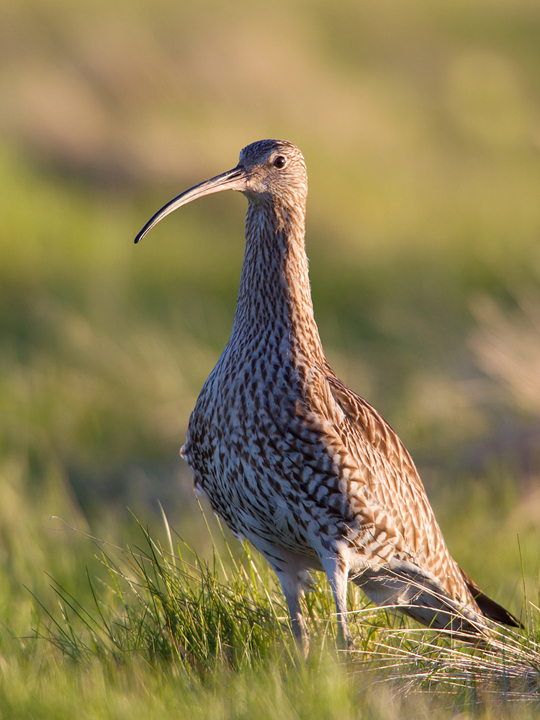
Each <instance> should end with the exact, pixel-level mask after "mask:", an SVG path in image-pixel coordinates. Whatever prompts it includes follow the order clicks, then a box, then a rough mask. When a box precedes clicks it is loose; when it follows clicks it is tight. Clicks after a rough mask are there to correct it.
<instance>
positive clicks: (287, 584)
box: [276, 570, 309, 657]
mask: <svg viewBox="0 0 540 720" xmlns="http://www.w3.org/2000/svg"><path fill="white" fill-rule="evenodd" d="M276 574H277V576H278V578H279V582H280V583H281V589H282V590H283V594H284V595H285V600H286V601H287V607H288V608H289V615H290V616H291V625H292V631H293V635H294V638H295V640H296V643H297V645H298V649H299V650H300V652H301V654H303V655H304V657H305V656H307V653H308V650H309V632H308V629H307V625H306V621H305V619H304V616H303V615H302V609H301V608H300V593H301V589H300V582H299V581H298V577H297V575H296V574H295V575H294V576H293V575H292V574H291V573H286V572H283V571H280V570H276Z"/></svg>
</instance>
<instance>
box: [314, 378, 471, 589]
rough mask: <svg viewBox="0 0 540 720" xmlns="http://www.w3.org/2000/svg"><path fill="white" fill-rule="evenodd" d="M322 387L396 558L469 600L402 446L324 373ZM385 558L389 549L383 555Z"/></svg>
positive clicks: (377, 416)
mask: <svg viewBox="0 0 540 720" xmlns="http://www.w3.org/2000/svg"><path fill="white" fill-rule="evenodd" d="M326 386H327V388H328V390H329V394H330V395H331V397H330V398H325V402H324V408H325V409H326V410H327V415H328V419H329V420H330V419H331V422H332V425H333V427H334V431H335V433H336V436H337V438H339V441H340V442H341V443H342V446H343V448H344V456H345V454H346V455H347V460H346V463H347V464H355V465H356V466H358V467H360V468H363V475H364V478H365V481H366V482H367V486H364V487H363V488H362V495H363V497H365V498H366V500H367V504H368V507H369V508H370V510H371V513H372V514H373V516H374V521H375V525H376V526H377V527H380V528H381V530H382V532H383V535H382V537H388V538H389V539H390V544H391V545H393V549H394V551H395V554H396V556H397V557H401V558H403V559H406V560H410V561H411V562H412V563H414V564H415V565H416V566H418V568H421V569H422V570H424V571H426V572H428V573H430V574H431V575H432V576H434V577H436V578H438V579H439V581H440V583H441V586H442V588H443V589H444V591H445V592H447V593H448V594H449V595H450V597H452V598H454V599H456V600H459V601H460V602H463V603H467V602H470V600H471V594H470V591H469V587H468V585H467V583H466V581H465V580H464V578H463V576H462V574H461V572H460V570H459V567H458V565H457V563H456V562H455V561H454V560H453V558H452V557H451V555H450V553H449V551H448V549H447V547H446V543H445V541H444V538H443V536H442V533H441V530H440V528H439V525H438V523H437V521H436V519H435V515H434V513H433V510H432V508H431V505H430V503H429V500H428V498H427V495H426V492H425V490H424V486H423V484H422V481H421V480H420V477H419V475H418V472H417V470H416V467H415V465H414V463H413V461H412V458H411V456H410V455H409V453H408V452H407V450H406V449H405V447H404V445H403V443H402V442H401V440H400V439H399V437H398V436H397V435H396V433H395V432H394V430H393V429H392V428H391V427H390V425H389V424H388V423H387V422H386V420H385V419H384V418H383V417H382V416H381V415H380V414H379V413H378V412H377V411H376V410H375V409H374V408H373V407H372V406H371V405H370V404H369V403H367V402H366V401H365V400H363V399H362V398H361V397H360V396H358V395H357V394H356V393H354V392H352V391H351V390H349V388H347V386H346V385H344V384H343V383H342V382H341V381H340V380H339V379H338V378H337V377H336V376H335V375H334V374H333V373H331V374H330V373H328V374H327V376H326ZM332 401H333V404H332ZM339 411H341V413H342V417H341V418H339ZM332 414H333V415H334V417H333V418H330V416H331V415H332ZM387 542H388V541H387ZM379 552H380V551H379ZM387 554H388V549H386V551H385V552H384V553H383V555H386V556H387Z"/></svg>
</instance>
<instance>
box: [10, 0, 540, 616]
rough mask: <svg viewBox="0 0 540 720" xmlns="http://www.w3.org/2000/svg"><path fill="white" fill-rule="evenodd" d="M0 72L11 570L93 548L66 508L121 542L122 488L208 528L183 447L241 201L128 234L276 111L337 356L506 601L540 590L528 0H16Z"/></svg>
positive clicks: (218, 166) (475, 568) (224, 163)
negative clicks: (303, 189) (303, 186)
mask: <svg viewBox="0 0 540 720" xmlns="http://www.w3.org/2000/svg"><path fill="white" fill-rule="evenodd" d="M0 98H1V99H0V178H1V181H0V182H1V185H0V187H1V192H0V244H1V250H0V345H1V353H0V406H1V408H2V412H1V415H0V424H1V434H0V541H1V547H0V562H1V564H2V570H1V571H0V574H1V575H2V577H5V578H7V581H8V583H11V586H12V587H13V588H22V584H23V583H25V584H27V585H28V586H30V587H31V588H32V589H35V590H36V592H37V591H39V589H40V587H41V586H42V585H43V583H46V578H45V576H44V573H43V571H44V570H46V571H49V572H52V573H53V574H54V575H55V577H60V578H62V577H63V576H65V578H67V580H66V582H68V584H69V582H71V580H69V578H73V577H78V575H80V574H83V569H82V568H83V567H84V562H85V561H86V560H85V559H86V557H87V554H88V552H90V551H88V549H87V548H86V545H85V540H84V538H81V537H79V536H76V535H73V533H71V532H70V531H68V530H65V529H62V528H63V525H62V523H59V521H52V522H50V521H49V517H50V516H60V517H61V518H63V520H65V521H66V522H67V523H70V524H73V525H75V526H76V527H77V528H78V529H81V530H84V531H88V530H89V531H90V532H92V533H94V534H101V535H102V536H104V537H112V538H116V539H122V538H123V537H125V533H127V532H128V531H127V530H126V527H127V526H128V525H129V523H130V520H129V517H130V516H129V513H128V511H127V509H126V508H127V507H129V508H131V509H132V510H134V511H135V512H136V513H137V515H138V516H139V518H140V519H141V520H142V521H143V522H145V523H148V524H149V525H150V526H152V525H153V524H156V523H157V522H158V517H159V511H158V507H159V506H158V501H159V502H161V503H162V504H163V506H164V507H165V509H166V512H167V514H168V517H169V520H170V522H171V523H172V525H173V526H174V527H176V528H177V529H178V530H180V531H181V532H182V533H183V534H186V535H187V536H190V537H194V538H195V539H196V538H197V533H198V528H199V527H200V520H199V515H198V510H197V506H196V504H195V501H194V499H193V495H192V489H191V483H192V481H191V477H190V473H189V470H188V468H187V466H186V465H185V463H183V461H181V460H180V458H179V457H178V449H179V447H180V446H181V445H182V443H183V441H184V435H185V430H186V427H187V422H188V419H189V413H190V411H191V409H192V407H193V404H194V402H195V399H196V397H197V394H198V392H199V390H200V388H201V386H202V383H203V382H204V380H205V378H206V376H207V374H208V372H209V371H210V370H211V369H212V367H213V365H214V363H215V362H216V360H217V358H218V356H219V353H220V352H221V350H222V349H223V347H224V345H225V343H226V341H227V339H228V336H229V332H230V329H231V325H232V318H233V313H234V307H235V298H236V292H237V286H238V280H239V275H240V269H241V263H242V255H243V220H244V212H245V208H246V201H245V199H244V198H242V196H240V195H236V194H232V193H231V194H225V195H223V196H221V195H220V196H214V197H212V198H207V199H204V200H201V201H199V202H197V203H195V204H193V205H190V206H189V207H186V208H185V209H183V210H182V211H181V212H180V213H177V214H175V215H174V216H171V217H170V218H169V219H167V221H166V222H163V223H162V224H160V226H159V227H158V228H157V229H156V230H155V231H153V232H152V234H151V236H149V237H148V238H147V239H145V241H144V242H143V243H142V244H141V245H140V246H137V247H135V246H134V245H133V237H134V236H135V234H136V232H137V231H138V230H139V229H140V228H141V227H142V225H143V224H144V223H145V222H146V220H147V219H148V218H149V217H150V215H151V214H153V213H154V212H155V211H156V210H157V209H158V208H159V207H161V205H163V204H164V203H165V202H166V201H168V200H169V199H170V198H171V197H173V196H174V195H176V194H178V193H179V192H180V191H182V190H183V189H185V188H186V187H189V186H190V185H193V184H195V183H197V182H199V181H201V180H203V179H206V178H207V177H210V176H212V175H215V174H217V173H219V172H222V171H224V170H226V169H229V168H231V167H233V166H234V165H235V164H236V161H237V157H238V152H239V151H240V149H241V148H242V147H243V146H245V145H247V144H248V143H250V142H253V141H255V140H258V139H261V138H264V137H281V138H285V139H288V140H291V141H293V142H295V143H296V144H297V145H299V146H300V148H301V149H302V151H303V153H304V155H305V158H306V161H307V165H308V171H309V177H310V195H309V199H308V224H307V247H308V254H309V257H310V262H311V280H312V286H313V298H314V305H315V313H316V318H317V321H318V324H319V328H320V332H321V336H322V339H323V344H324V346H325V349H326V351H327V355H328V358H329V360H330V362H331V364H332V365H333V367H334V369H335V370H336V372H337V373H338V375H339V376H340V377H341V378H342V379H343V380H344V381H345V382H346V383H347V384H348V385H349V386H351V387H352V388H353V389H355V390H356V391H357V392H359V393H360V394H361V395H362V396H364V397H365V398H366V399H367V400H368V401H369V402H370V403H372V404H373V405H375V406H376V407H377V408H378V409H379V410H380V411H381V412H382V413H383V415H385V417H386V418H387V419H388V420H389V421H390V423H391V424H392V425H393V427H394V428H395V429H396V431H397V432H398V433H399V435H400V436H401V437H402V439H403V440H404V442H405V444H406V446H407V447H408V449H409V450H410V452H411V454H412V455H413V457H414V459H415V461H416V462H417V464H418V466H419V470H420V473H421V476H422V478H423V480H424V483H425V485H426V488H427V490H428V493H429V495H430V498H431V500H432V503H433V505H434V508H435V511H436V514H437V516H438V518H439V520H440V523H441V525H442V528H443V531H444V533H445V536H446V538H447V541H448V544H449V546H450V549H451V551H452V553H453V554H454V556H455V557H456V559H457V560H458V561H459V562H460V563H461V564H463V566H464V567H465V569H466V570H467V572H469V573H470V574H471V575H472V576H473V577H474V578H475V580H476V581H477V582H478V583H479V584H481V585H482V586H483V587H484V588H486V589H487V590H488V591H489V592H490V593H491V594H492V595H493V596H494V597H495V598H496V599H498V600H499V601H501V602H504V603H505V604H507V605H509V606H511V607H512V609H513V611H514V612H517V613H519V611H520V607H521V602H522V593H523V589H522V582H523V577H524V578H525V581H526V588H527V593H528V595H529V598H530V599H532V600H535V601H536V602H537V599H538V582H537V573H538V562H539V555H540V549H539V548H540V543H539V540H540V242H539V241H540V202H539V189H540V6H539V5H538V3H537V2H536V1H535V0H484V2H482V3H479V2H470V0H468V1H465V0H437V1H436V2H429V1H428V0H377V1H376V2H375V1H374V0H373V1H372V0H370V1H369V2H358V0H354V1H353V0H342V1H339V2H335V3H328V2H326V1H325V2H323V0H309V1H308V0H287V1H286V2H285V0H283V1H281V0H271V1H269V2H266V3H252V2H247V0H246V1H244V0H238V1H235V2H228V3H221V2H217V0H203V1H201V0H198V2H193V1H192V0H189V1H188V2H186V1H183V0H177V2H171V0H130V1H129V2H127V1H126V0H117V2H115V3H111V2H103V0H96V1H95V2H92V3H84V4H81V3H74V2H68V1H67V0H3V2H2V4H1V5H0ZM518 534H519V537H520V543H521V556H520V550H519V547H518V541H517V535H518ZM195 541H196V542H197V539H196V540H195ZM201 542H202V541H201ZM23 596H24V597H27V596H26V595H24V592H23V591H22V589H21V590H20V592H19V590H15V589H14V590H13V594H12V596H10V598H11V599H10V600H9V603H8V601H7V600H5V601H4V600H3V601H2V602H3V603H4V605H3V608H4V610H3V611H4V613H5V612H7V610H6V608H8V607H9V608H10V612H11V613H13V612H14V608H15V607H16V608H17V610H20V608H21V598H22V597H23ZM15 601H16V602H15ZM27 601H28V602H30V600H29V599H28V598H27ZM10 603H11V604H10Z"/></svg>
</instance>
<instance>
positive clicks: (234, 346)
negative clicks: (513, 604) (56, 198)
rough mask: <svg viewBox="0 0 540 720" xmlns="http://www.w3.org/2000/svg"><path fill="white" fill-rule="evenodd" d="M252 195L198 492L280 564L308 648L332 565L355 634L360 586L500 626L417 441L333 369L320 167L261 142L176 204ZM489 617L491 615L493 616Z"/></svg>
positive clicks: (469, 627) (204, 403)
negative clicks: (319, 272)
mask: <svg viewBox="0 0 540 720" xmlns="http://www.w3.org/2000/svg"><path fill="white" fill-rule="evenodd" d="M221 190H237V191H239V192H241V193H243V194H244V195H245V196H246V197H247V199H248V210H247V217H246V248H245V256H244V263H243V267H242V275H241V279H240V289H239V294H238V301H237V305H236V312H235V316H234V324H233V328H232V333H231V337H230V339H229V342H228V343H227V346H226V348H225V350H224V351H223V354H222V355H221V357H220V358H219V360H218V362H217V365H216V366H215V368H214V370H213V371H212V372H211V374H210V376H209V377H208V379H207V381H206V382H205V384H204V387H203V389H202V391H201V394H200V395H199V398H198V400H197V403H196V405H195V409H194V410H193V413H192V414H191V418H190V421H189V428H188V432H187V438H186V443H185V445H184V446H183V448H182V450H181V454H182V455H183V457H184V458H185V459H186V460H187V462H188V463H189V465H190V467H191V469H192V470H193V473H194V480H195V488H196V490H198V491H200V492H202V493H204V494H205V495H207V497H208V499H209V501H210V503H211V505H212V508H213V510H214V511H215V512H216V513H217V514H218V515H219V516H220V517H221V518H223V520H224V521H225V522H226V523H227V525H228V526H229V527H230V529H231V530H232V531H233V533H234V534H235V535H236V536H237V537H243V538H247V539H248V540H249V541H250V542H251V543H252V544H253V545H254V546H255V547H256V548H257V550H258V551H259V552H260V553H262V555H263V556H264V557H265V558H266V559H267V560H268V562H269V563H270V565H271V566H272V568H273V569H274V571H275V572H276V574H277V576H278V578H279V580H280V583H281V587H282V589H283V593H284V595H285V598H286V601H287V605H288V608H289V612H290V616H291V622H292V628H293V632H294V635H295V636H296V638H297V640H298V642H299V644H300V645H303V646H304V648H306V647H307V643H308V633H307V628H306V623H305V620H304V618H303V616H302V610H301V605H300V598H301V595H302V592H303V591H304V590H306V589H307V588H309V585H310V571H311V570H323V571H324V572H325V573H326V575H327V577H328V580H329V582H330V585H331V587H332V592H333V595H334V600H335V604H336V610H337V620H338V636H339V638H340V641H341V643H342V644H347V645H348V644H350V641H351V634H350V629H349V624H348V621H347V603H346V595H347V581H348V579H351V580H353V582H355V583H356V584H357V585H358V586H359V587H360V588H362V590H363V591H364V593H365V594H366V595H367V596H368V598H369V599H370V600H371V601H373V602H374V603H376V604H377V605H379V606H383V605H387V606H388V605H391V606H394V607H398V608H399V609H400V610H401V611H402V612H404V613H406V614H407V615H409V616H411V617H412V618H414V619H415V620H417V621H419V622H420V623H422V624H424V625H429V626H431V627H434V628H444V629H446V630H448V631H450V632H452V633H474V632H479V633H480V634H484V633H485V631H486V630H487V628H488V623H489V620H494V621H497V622H501V623H506V624H508V625H512V626H517V625H518V622H517V621H516V619H515V618H514V617H513V616H512V615H510V613H508V612H507V611H506V610H505V609H504V608H502V607H501V606H500V605H498V604H497V603H496V602H494V601H493V600H491V599H490V598H488V597H487V596H486V595H485V594H484V593H482V592H481V590H480V589H479V588H478V587H477V585H476V584H475V583H474V582H473V581H472V580H471V579H470V578H469V577H468V576H467V575H466V574H465V572H464V571H463V570H462V569H461V568H460V567H459V565H458V564H457V563H456V562H455V560H454V559H453V558H452V557H451V555H450V553H449V551H448V549H447V547H446V544H445V541H444V539H443V536H442V533H441V530H440V529H439V526H438V524H437V521H436V519H435V516H434V514H433V510H432V509H431V506H430V504H429V501H428V498H427V496H426V493H425V490H424V487H423V485H422V481H421V480H420V477H419V476H418V473H417V470H416V468H415V466H414V463H413V461H412V459H411V457H410V455H409V453H408V452H407V450H406V449H405V447H404V446H403V444H402V442H401V440H400V439H399V437H398V436H397V435H396V433H395V432H394V431H393V430H392V428H391V427H390V425H389V424H388V423H387V422H386V421H385V420H384V418H382V417H381V415H379V413H378V412H377V411H376V410H375V409H374V408H373V407H371V405H369V404H368V403H367V402H366V401H365V400H363V399H362V398H361V397H359V396H358V395H357V394H356V393H354V392H352V391H351V390H349V388H347V387H346V386H345V385H344V384H343V383H342V382H341V381H340V380H339V379H338V378H337V376H336V375H335V373H334V372H333V371H332V368H331V367H330V365H329V364H328V362H327V360H326V357H325V355H324V351H323V348H322V344H321V340H320V338H319V332H318V329H317V325H316V323H315V319H314V315H313V306H312V302H311V291H310V284H309V277H308V261H307V257H306V252H305V244H304V234H305V208H306V196H307V173H306V166H305V162H304V158H303V156H302V154H301V152H300V151H299V150H298V148H297V147H296V146H295V145H293V144H292V143H290V142H286V141H282V140H261V141H260V142H255V143H253V144H251V145H248V146H247V147H246V148H244V149H243V150H242V152H241V153H240V160H239V163H238V165H237V166H236V167H235V168H233V169H232V170H229V171H228V172H225V173H223V174H221V175H218V176H216V177H214V178H212V179H211V180H208V181H206V182H203V183H201V184H199V185H196V186H195V187H193V188H191V189H189V190H187V191H185V192H184V193H182V194H181V195H178V197H176V198H174V199H173V200H171V201H170V202H169V203H167V205H165V206H164V207H163V208H162V209H161V210H159V212H157V213H156V214H155V215H154V216H153V217H152V218H151V220H150V221H149V222H148V223H147V224H146V225H145V227H144V228H143V229H142V230H141V232H140V233H139V234H138V235H137V237H136V239H135V242H138V241H139V240H141V238H143V237H144V236H145V235H146V233H147V232H148V231H149V230H150V229H151V228H152V227H154V225H156V224H157V223H158V222H159V221H160V220H161V219H162V218H164V217H165V216H166V215H168V214H169V213H171V212H173V211H174V210H176V209H177V208H179V207H181V206H182V205H185V204H186V203H188V202H191V201H192V200H195V199H196V198H199V197H203V196H204V195H209V194H210V193H215V192H220V191H221ZM486 618H487V619H488V623H486Z"/></svg>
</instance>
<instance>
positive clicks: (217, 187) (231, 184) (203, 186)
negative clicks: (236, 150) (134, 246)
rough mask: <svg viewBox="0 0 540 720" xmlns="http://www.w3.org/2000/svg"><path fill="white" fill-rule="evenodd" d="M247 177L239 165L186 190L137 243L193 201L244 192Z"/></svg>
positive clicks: (150, 223)
mask: <svg viewBox="0 0 540 720" xmlns="http://www.w3.org/2000/svg"><path fill="white" fill-rule="evenodd" d="M246 177H247V175H246V171H245V169H244V167H243V166H242V165H237V166H236V167H235V168H233V169H232V170H227V172H224V173H221V175H216V177H213V178H211V179H210V180H205V181H204V182H202V183H199V185H195V186H194V187H192V188H190V189H189V190H186V191H185V192H183V193H181V194H180V195H178V196H177V197H175V198H173V199H172V200H171V201H170V202H168V203H167V204H166V205H164V206H163V207H162V208H161V210H158V211H157V213H156V214H155V215H153V216H152V217H151V218H150V220H149V221H148V222H147V223H146V225H145V226H144V227H143V229H142V230H141V231H140V233H138V235H137V237H136V238H135V243H138V242H139V240H142V239H143V237H144V236H145V235H146V233H147V232H149V231H150V230H151V229H152V228H153V227H154V225H157V224H158V222H159V221H160V220H163V218H164V217H166V216H167V215H170V213H172V212H174V211H175V210H177V209H178V208H179V207H182V205H187V203H189V202H191V201H192V200H196V199H197V198H200V197H203V196H204V195H211V194H212V193H216V192H220V191H221V190H243V189H244V188H245V181H246Z"/></svg>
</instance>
